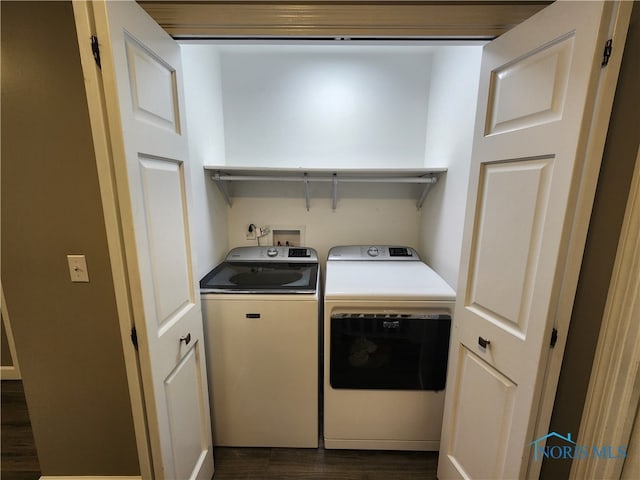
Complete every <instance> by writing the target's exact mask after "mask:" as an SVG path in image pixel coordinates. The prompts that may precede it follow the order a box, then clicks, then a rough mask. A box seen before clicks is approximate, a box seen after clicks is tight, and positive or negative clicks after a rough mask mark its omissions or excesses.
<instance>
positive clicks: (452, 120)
mask: <svg viewBox="0 0 640 480" xmlns="http://www.w3.org/2000/svg"><path fill="white" fill-rule="evenodd" d="M481 55H482V47H478V46H474V47H442V48H441V49H438V51H437V52H436V53H434V55H433V60H432V76H431V88H430V92H429V118H428V120H427V141H426V160H425V163H426V164H427V165H428V164H441V165H442V166H446V167H447V168H448V171H447V174H446V175H444V176H442V177H440V180H439V181H438V183H437V184H436V185H435V186H434V187H433V188H432V189H431V191H430V192H429V195H428V196H427V199H426V201H425V203H424V206H423V208H422V209H423V213H422V217H421V225H420V240H419V246H420V248H419V249H418V251H419V253H420V255H421V257H422V259H423V260H424V261H426V262H427V263H428V264H429V265H430V266H431V267H432V268H433V269H434V270H435V271H436V272H438V273H439V274H440V276H442V278H444V279H445V280H446V281H447V283H449V285H451V286H452V287H453V288H454V289H456V287H457V284H458V266H459V262H460V250H461V248H462V229H463V224H464V215H465V207H466V199H467V189H468V182H469V167H470V160H471V147H472V141H473V126H474V123H475V112H476V103H477V94H478V82H479V79H480V59H481Z"/></svg>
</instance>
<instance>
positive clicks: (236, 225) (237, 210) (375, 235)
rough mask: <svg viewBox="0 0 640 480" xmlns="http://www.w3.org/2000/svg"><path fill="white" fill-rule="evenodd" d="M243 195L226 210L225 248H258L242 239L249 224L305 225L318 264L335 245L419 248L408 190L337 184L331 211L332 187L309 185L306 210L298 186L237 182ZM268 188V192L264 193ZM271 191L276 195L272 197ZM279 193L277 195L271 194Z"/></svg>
mask: <svg viewBox="0 0 640 480" xmlns="http://www.w3.org/2000/svg"><path fill="white" fill-rule="evenodd" d="M235 187H236V189H237V190H239V193H240V194H241V195H239V196H237V197H235V198H234V203H233V207H232V208H231V209H230V210H229V217H228V218H229V230H228V231H229V247H238V246H248V245H256V244H257V242H256V241H255V240H246V238H245V231H246V228H247V225H248V224H250V223H254V224H256V225H258V226H269V227H272V226H273V225H278V226H303V227H305V229H304V230H305V243H306V244H307V246H310V247H313V248H315V249H316V250H317V251H318V255H319V258H320V260H321V262H322V263H324V261H325V260H326V257H327V252H328V250H329V248H330V247H332V246H334V245H344V244H367V243H377V244H392V245H393V244H400V245H408V246H411V247H414V248H417V246H418V238H419V225H420V212H419V211H418V210H417V208H416V198H415V195H414V193H415V192H414V191H413V190H412V189H409V190H407V189H406V186H404V187H398V186H390V185H385V186H381V185H375V186H365V185H356V184H351V185H347V184H344V185H343V184H339V186H338V205H337V208H336V210H335V211H334V210H332V208H331V204H332V199H331V196H330V187H329V185H327V184H312V185H311V208H310V210H309V211H307V210H306V207H305V199H304V194H303V193H302V186H301V184H297V183H296V184H290V183H288V184H270V185H268V186H262V187H261V186H259V185H257V184H248V183H247V184H244V185H242V184H237V185H235ZM267 188H269V189H270V190H271V194H269V193H268V192H267V191H265V189H267ZM274 192H277V193H276V194H274ZM274 195H277V196H274Z"/></svg>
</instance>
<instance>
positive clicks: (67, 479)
mask: <svg viewBox="0 0 640 480" xmlns="http://www.w3.org/2000/svg"><path fill="white" fill-rule="evenodd" d="M40 480H142V477H122V476H114V477H106V476H104V475H103V476H79V477H76V476H71V475H63V476H60V475H46V476H42V477H40Z"/></svg>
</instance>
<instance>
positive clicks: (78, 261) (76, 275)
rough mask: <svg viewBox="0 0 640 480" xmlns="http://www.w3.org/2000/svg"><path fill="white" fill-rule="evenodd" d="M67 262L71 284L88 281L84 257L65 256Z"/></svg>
mask: <svg viewBox="0 0 640 480" xmlns="http://www.w3.org/2000/svg"><path fill="white" fill-rule="evenodd" d="M67 262H69V275H71V281H72V282H88V281H89V271H88V270H87V259H86V258H85V256H84V255H67Z"/></svg>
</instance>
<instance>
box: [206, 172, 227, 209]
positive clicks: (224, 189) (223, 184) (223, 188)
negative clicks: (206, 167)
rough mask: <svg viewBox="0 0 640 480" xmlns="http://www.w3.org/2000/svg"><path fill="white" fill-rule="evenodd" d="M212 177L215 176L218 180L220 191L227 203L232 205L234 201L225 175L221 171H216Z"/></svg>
mask: <svg viewBox="0 0 640 480" xmlns="http://www.w3.org/2000/svg"><path fill="white" fill-rule="evenodd" d="M211 178H213V179H214V180H215V181H216V185H217V186H218V189H219V190H220V193H222V196H223V197H224V199H225V200H226V202H227V205H229V206H231V203H232V202H231V195H230V194H229V188H228V186H227V184H226V182H225V181H224V179H223V177H222V176H221V175H220V172H216V173H215V175H213V176H212V177H211Z"/></svg>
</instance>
